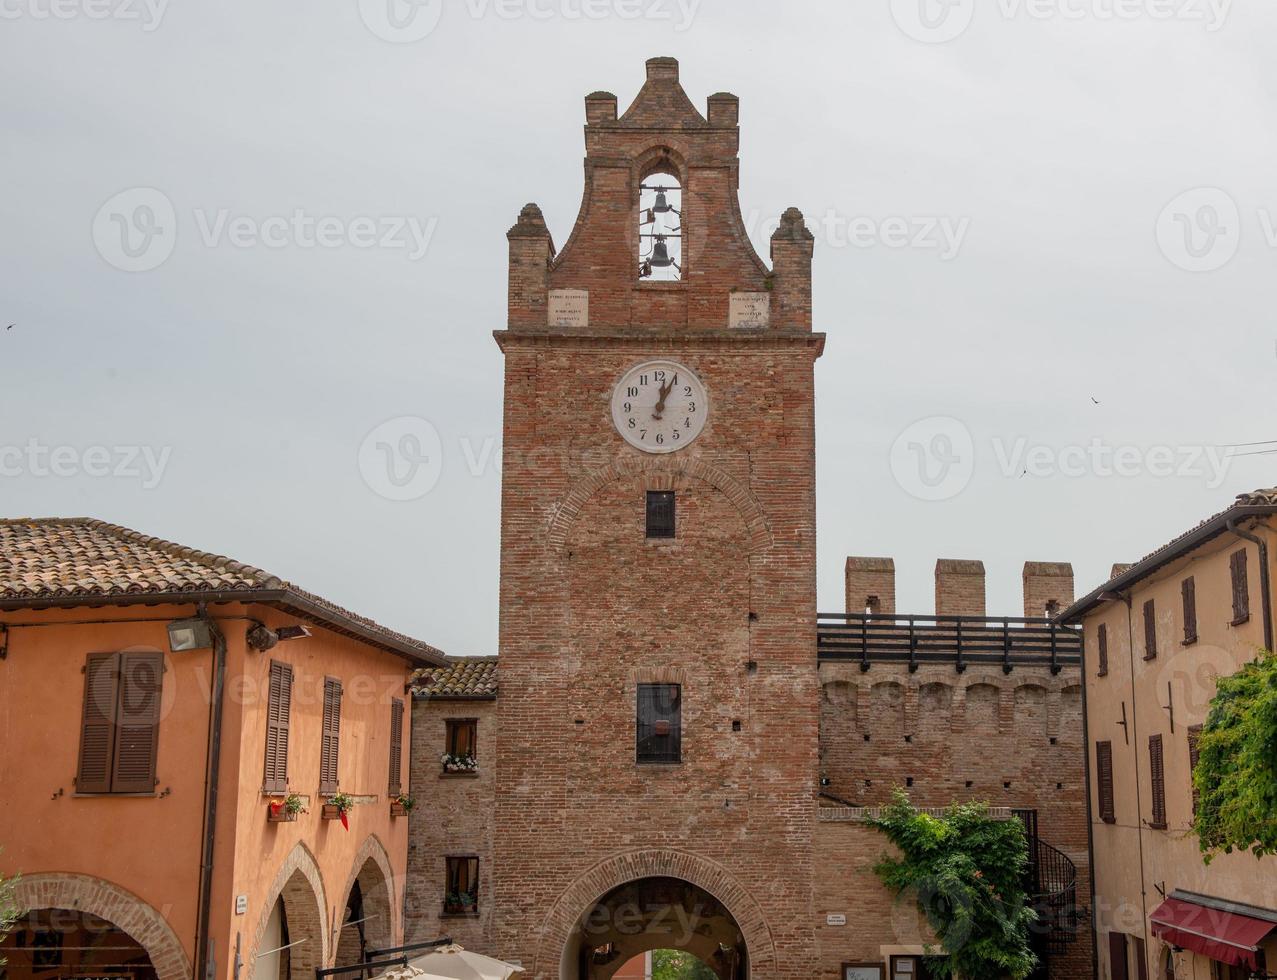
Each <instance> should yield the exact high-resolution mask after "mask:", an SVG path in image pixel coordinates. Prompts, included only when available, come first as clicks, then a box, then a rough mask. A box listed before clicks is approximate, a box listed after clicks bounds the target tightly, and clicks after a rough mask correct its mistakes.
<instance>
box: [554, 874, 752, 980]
mask: <svg viewBox="0 0 1277 980" xmlns="http://www.w3.org/2000/svg"><path fill="white" fill-rule="evenodd" d="M655 949H682V950H686V951H688V952H689V953H692V954H693V955H695V956H696V957H697V958H698V959H700V960H701V961H703V962H704V963H706V964H708V965H709V966H710V967H711V968H712V969H713V970H714V971H715V972H716V973H717V974H718V976H719V977H720V978H721V980H746V978H748V977H751V976H770V975H772V971H773V970H774V968H775V962H776V954H775V949H774V948H773V943H772V937H771V933H770V931H769V930H768V928H767V924H766V922H765V921H764V919H763V915H762V910H761V909H760V908H759V906H758V903H757V902H756V901H755V900H754V899H753V898H752V897H751V896H750V894H749V893H748V892H747V891H746V890H745V888H744V886H743V885H741V884H740V883H739V882H738V881H737V880H736V879H735V878H733V877H732V876H731V875H729V874H728V872H727V871H726V870H725V869H724V868H722V867H721V866H720V865H718V864H716V863H714V862H712V861H708V860H705V859H703V858H699V857H695V856H693V855H690V854H685V853H682V852H677V851H664V850H649V851H639V852H634V853H631V854H626V855H621V856H619V857H615V858H612V859H610V860H608V861H604V862H602V863H600V864H599V865H596V866H595V867H594V868H592V869H591V870H590V871H588V872H586V873H585V874H583V875H582V876H581V877H580V878H578V879H577V880H576V881H575V882H574V883H573V884H572V886H571V887H569V888H568V889H567V891H565V892H564V893H563V895H562V896H560V898H559V900H558V901H557V902H556V903H555V905H554V908H553V909H552V910H551V912H550V914H549V915H548V916H547V918H546V920H545V923H544V926H543V929H542V932H541V942H540V945H539V948H538V954H537V961H536V963H535V965H534V968H533V970H532V976H534V977H553V976H558V977H559V978H560V980H610V978H611V976H612V974H613V973H615V972H616V970H618V969H619V968H620V967H621V966H623V965H624V964H625V963H626V962H627V961H629V960H630V959H631V958H633V957H634V956H637V955H639V954H642V953H645V952H647V951H648V950H655ZM556 971H557V972H556Z"/></svg>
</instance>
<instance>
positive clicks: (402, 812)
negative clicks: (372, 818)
mask: <svg viewBox="0 0 1277 980" xmlns="http://www.w3.org/2000/svg"><path fill="white" fill-rule="evenodd" d="M390 815H391V816H392V817H406V816H408V808H407V807H406V806H404V805H403V804H402V803H396V802H394V801H393V800H392V801H391V802H390Z"/></svg>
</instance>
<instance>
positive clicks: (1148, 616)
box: [1144, 599, 1157, 660]
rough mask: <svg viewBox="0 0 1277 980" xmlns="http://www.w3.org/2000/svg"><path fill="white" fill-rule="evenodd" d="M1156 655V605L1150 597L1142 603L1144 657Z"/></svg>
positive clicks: (1149, 657) (1150, 658)
mask: <svg viewBox="0 0 1277 980" xmlns="http://www.w3.org/2000/svg"><path fill="white" fill-rule="evenodd" d="M1156 656H1157V606H1156V605H1155V604H1154V602H1153V600H1152V599H1149V600H1148V602H1146V603H1144V659H1145V660H1152V659H1153V658H1154V657H1156Z"/></svg>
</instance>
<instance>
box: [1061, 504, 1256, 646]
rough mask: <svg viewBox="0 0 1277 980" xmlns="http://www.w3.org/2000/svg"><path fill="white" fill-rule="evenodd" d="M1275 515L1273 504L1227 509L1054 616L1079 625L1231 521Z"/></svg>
mask: <svg viewBox="0 0 1277 980" xmlns="http://www.w3.org/2000/svg"><path fill="white" fill-rule="evenodd" d="M1273 514H1277V506H1274V505H1272V504H1242V505H1239V506H1237V507H1230V508H1229V509H1228V510H1226V511H1224V512H1223V513H1221V514H1217V515H1216V516H1215V517H1212V518H1211V519H1210V520H1209V521H1207V522H1206V523H1205V524H1203V525H1202V526H1201V527H1198V528H1196V529H1194V530H1193V531H1190V532H1189V533H1188V534H1186V535H1184V536H1183V537H1182V538H1180V539H1179V540H1177V541H1175V542H1173V543H1172V544H1170V545H1167V546H1166V547H1164V548H1162V549H1160V550H1159V551H1155V552H1153V553H1152V554H1151V555H1149V556H1148V557H1147V558H1145V559H1144V560H1143V561H1140V562H1137V563H1136V564H1134V565H1132V566H1131V567H1130V568H1128V569H1127V570H1126V571H1125V572H1123V573H1122V574H1121V575H1119V576H1117V577H1116V578H1113V579H1109V581H1107V582H1105V583H1104V584H1103V585H1101V586H1100V587H1099V588H1098V589H1095V590H1094V591H1093V592H1091V593H1089V594H1088V595H1086V596H1084V597H1083V598H1081V599H1079V600H1078V601H1077V602H1075V603H1073V605H1071V606H1069V608H1068V609H1066V610H1064V612H1062V613H1060V615H1059V616H1057V617H1056V622H1058V623H1073V622H1078V621H1079V620H1080V619H1081V618H1082V617H1083V616H1085V615H1086V614H1087V613H1088V612H1090V611H1091V610H1092V609H1094V608H1095V607H1096V606H1098V605H1099V604H1100V601H1101V596H1103V595H1105V594H1108V593H1114V592H1122V591H1123V590H1124V589H1128V588H1130V587H1131V586H1133V585H1135V584H1137V583H1138V582H1140V581H1142V580H1143V579H1146V578H1148V576H1150V575H1152V574H1153V573H1154V572H1156V571H1157V570H1158V569H1160V568H1163V567H1165V566H1166V565H1169V564H1170V563H1171V562H1173V561H1175V560H1177V559H1179V558H1182V557H1183V556H1184V555H1186V554H1188V553H1189V552H1190V551H1194V550H1195V549H1197V548H1200V547H1201V546H1202V545H1204V544H1206V543H1207V542H1208V541H1212V540H1214V539H1215V538H1217V537H1219V536H1220V535H1221V534H1224V533H1226V532H1227V531H1228V525H1229V524H1230V523H1232V522H1233V521H1241V520H1246V519H1248V518H1252V517H1271V516H1272V515H1273Z"/></svg>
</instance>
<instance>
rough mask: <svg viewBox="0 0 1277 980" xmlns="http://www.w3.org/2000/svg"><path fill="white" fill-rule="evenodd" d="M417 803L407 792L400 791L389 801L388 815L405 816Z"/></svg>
mask: <svg viewBox="0 0 1277 980" xmlns="http://www.w3.org/2000/svg"><path fill="white" fill-rule="evenodd" d="M416 805H417V801H416V800H415V799H413V797H411V796H409V795H408V794H407V793H400V794H399V795H398V796H396V797H395V798H394V799H393V800H391V801H390V815H391V816H392V817H406V816H408V814H410V813H412V808H413V807H414V806H416Z"/></svg>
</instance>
